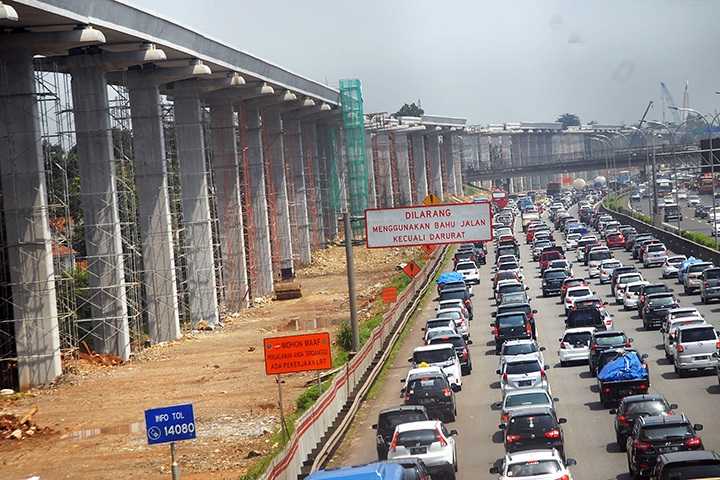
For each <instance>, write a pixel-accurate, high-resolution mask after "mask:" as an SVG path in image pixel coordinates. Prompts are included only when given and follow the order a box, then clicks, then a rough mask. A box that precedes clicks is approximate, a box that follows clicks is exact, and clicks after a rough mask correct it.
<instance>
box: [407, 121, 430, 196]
mask: <svg viewBox="0 0 720 480" xmlns="http://www.w3.org/2000/svg"><path fill="white" fill-rule="evenodd" d="M410 141H411V142H412V148H413V168H414V170H415V171H414V172H413V175H414V177H415V191H414V192H413V203H415V204H416V205H420V204H421V203H422V201H423V200H424V199H425V197H427V195H428V183H427V158H426V157H425V137H424V136H423V135H420V134H417V133H416V134H414V135H410Z"/></svg>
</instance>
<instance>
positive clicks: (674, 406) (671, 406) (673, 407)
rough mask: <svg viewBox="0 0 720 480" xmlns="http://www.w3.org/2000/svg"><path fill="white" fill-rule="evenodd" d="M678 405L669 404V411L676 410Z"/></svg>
mask: <svg viewBox="0 0 720 480" xmlns="http://www.w3.org/2000/svg"><path fill="white" fill-rule="evenodd" d="M677 408H678V404H677V403H671V404H670V410H677Z"/></svg>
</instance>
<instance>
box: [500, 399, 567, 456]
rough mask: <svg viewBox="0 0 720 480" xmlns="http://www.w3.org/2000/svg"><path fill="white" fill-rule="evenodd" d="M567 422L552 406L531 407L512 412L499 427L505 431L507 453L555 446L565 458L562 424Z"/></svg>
mask: <svg viewBox="0 0 720 480" xmlns="http://www.w3.org/2000/svg"><path fill="white" fill-rule="evenodd" d="M565 422H567V420H566V419H564V418H558V417H557V415H556V414H555V410H554V409H552V408H550V407H529V408H523V409H520V410H515V411H513V412H511V413H510V417H509V418H508V421H507V423H501V424H500V425H498V428H500V429H501V430H504V431H505V435H504V437H505V451H506V452H507V453H514V452H521V451H523V450H539V449H551V448H555V449H557V451H558V453H559V454H560V456H561V457H562V458H563V459H564V458H565V437H564V434H563V431H562V427H561V426H560V425H561V424H563V423H565Z"/></svg>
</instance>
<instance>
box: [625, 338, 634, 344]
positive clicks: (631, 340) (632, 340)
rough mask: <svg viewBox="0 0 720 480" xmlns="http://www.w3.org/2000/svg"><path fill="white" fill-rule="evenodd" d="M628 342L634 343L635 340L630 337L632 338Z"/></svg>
mask: <svg viewBox="0 0 720 480" xmlns="http://www.w3.org/2000/svg"><path fill="white" fill-rule="evenodd" d="M627 341H628V342H630V343H633V342H634V341H635V340H634V339H633V338H632V337H630V338H628V339H627Z"/></svg>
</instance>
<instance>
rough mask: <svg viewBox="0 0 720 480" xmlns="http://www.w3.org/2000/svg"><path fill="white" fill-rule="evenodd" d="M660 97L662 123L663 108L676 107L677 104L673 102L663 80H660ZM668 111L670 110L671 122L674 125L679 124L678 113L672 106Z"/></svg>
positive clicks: (663, 117)
mask: <svg viewBox="0 0 720 480" xmlns="http://www.w3.org/2000/svg"><path fill="white" fill-rule="evenodd" d="M660 98H661V99H662V120H663V123H665V110H667V109H668V107H677V104H676V103H675V100H673V98H672V95H671V94H670V90H668V88H667V85H665V82H660ZM670 111H671V112H672V120H673V123H674V124H675V125H679V124H680V114H679V113H678V111H677V110H675V109H674V108H673V109H670Z"/></svg>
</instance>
